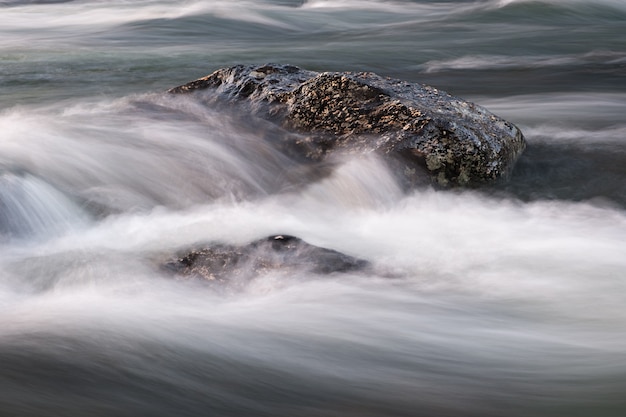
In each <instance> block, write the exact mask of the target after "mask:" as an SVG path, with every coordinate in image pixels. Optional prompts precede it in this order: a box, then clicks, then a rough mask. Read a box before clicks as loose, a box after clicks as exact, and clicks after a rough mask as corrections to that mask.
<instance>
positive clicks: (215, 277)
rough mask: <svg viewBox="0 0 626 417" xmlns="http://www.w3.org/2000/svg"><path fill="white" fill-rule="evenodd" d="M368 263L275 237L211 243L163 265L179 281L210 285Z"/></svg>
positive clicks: (342, 269)
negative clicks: (178, 278)
mask: <svg viewBox="0 0 626 417" xmlns="http://www.w3.org/2000/svg"><path fill="white" fill-rule="evenodd" d="M367 266H368V262H367V261H364V260H361V259H357V258H353V257H351V256H348V255H345V254H343V253H340V252H337V251H335V250H332V249H327V248H321V247H318V246H314V245H311V244H309V243H307V242H305V241H303V240H302V239H299V238H297V237H294V236H289V235H275V236H270V237H267V238H264V239H260V240H257V241H254V242H251V243H249V244H247V245H241V246H237V245H228V244H223V243H215V244H212V245H208V246H207V247H204V248H202V249H198V250H192V251H189V252H187V253H185V254H184V255H183V256H181V257H180V258H177V259H175V260H172V261H170V262H168V263H166V264H165V265H164V267H165V269H166V270H169V271H171V272H173V273H175V274H176V275H177V276H178V277H180V278H183V279H191V278H193V279H201V280H205V281H209V282H212V283H223V284H232V283H233V282H246V281H247V280H249V279H252V278H254V277H256V276H258V275H262V274H264V273H268V272H271V271H278V270H280V271H283V272H284V271H294V272H295V271H297V272H302V271H306V272H312V273H315V274H330V273H334V272H352V271H358V270H362V269H364V268H366V267H367Z"/></svg>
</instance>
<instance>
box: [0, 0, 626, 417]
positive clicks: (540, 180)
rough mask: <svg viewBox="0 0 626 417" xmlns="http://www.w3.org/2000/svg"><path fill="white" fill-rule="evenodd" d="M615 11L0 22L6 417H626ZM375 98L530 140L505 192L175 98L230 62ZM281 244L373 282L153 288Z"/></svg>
mask: <svg viewBox="0 0 626 417" xmlns="http://www.w3.org/2000/svg"><path fill="white" fill-rule="evenodd" d="M625 19H626V9H625V8H624V5H623V4H622V2H620V1H612V0H606V1H587V0H580V1H557V0H550V1H501V0H498V1H495V0H494V1H491V0H485V1H461V0H450V1H393V2H392V1H382V0H349V1H332V2H331V1H324V0H308V1H296V0H293V1H288V0H280V1H279V0H274V1H269V0H268V1H257V2H248V1H229V2H226V1H200V0H198V1H187V2H171V1H148V0H146V1H134V2H125V1H111V2H99V1H79V0H76V1H65V2H60V1H18V0H15V1H0V91H2V94H1V95H0V369H2V371H1V372H0V414H1V415H3V416H4V415H6V416H59V415H63V416H92V415H93V416H100V415H101V416H112V415H115V416H137V415H151V416H172V415H178V416H199V415H216V416H251V415H255V416H294V415H296V416H300V415H303V416H304V415H306V416H359V417H362V416H411V417H413V416H464V417H465V416H505V415H506V416H565V415H567V416H590V415H591V416H596V417H605V416H606V417H608V416H615V417H618V416H623V415H624V414H625V413H626V401H625V400H624V395H623V393H624V392H625V391H626V353H625V352H626V333H624V329H625V328H626V310H625V309H624V307H623V306H624V303H625V301H626V295H625V294H626V291H625V290H626V276H625V274H624V271H626V257H625V256H624V249H625V244H624V243H625V240H624V236H626V211H625V209H626V185H625V184H626V141H625V140H626V136H625V135H626V121H625V119H624V114H626V78H625V75H626V71H625V69H626V68H625V66H626V58H625V57H626V49H625V48H624V45H623V41H622V39H623V38H624V36H625V35H626V33H625V32H624V25H623V22H624V20H625ZM266 62H278V63H289V64H293V65H299V66H302V67H303V68H307V69H312V70H318V71H344V70H354V71H376V72H377V73H379V74H381V75H388V76H393V77H398V78H402V79H406V80H410V81H416V82H423V83H427V84H430V85H433V86H435V87H437V88H440V89H443V90H446V91H448V92H450V93H451V94H454V95H457V96H460V97H463V98H465V99H468V100H471V101H473V102H476V103H477V104H480V105H482V106H485V107H486V108H488V109H489V110H490V111H492V112H494V113H495V114H497V115H499V116H501V117H503V118H505V119H507V120H509V121H511V122H513V123H515V124H516V125H518V126H519V127H520V128H521V129H522V131H523V132H524V134H525V136H526V138H527V140H528V149H527V150H526V152H525V153H524V154H523V155H522V157H521V158H520V160H519V162H518V164H517V166H516V168H515V170H514V171H513V172H512V174H511V177H510V178H509V179H508V180H507V181H506V182H503V183H500V184H495V185H492V186H485V187H481V188H479V189H473V190H436V189H433V188H431V187H429V186H421V187H418V188H416V189H412V190H406V188H405V187H404V186H403V185H402V184H401V183H399V182H398V180H397V177H396V175H395V173H394V169H393V166H389V165H387V164H386V163H385V162H384V161H382V160H379V159H378V158H376V157H375V156H372V155H364V156H355V155H340V156H338V157H337V158H335V159H333V160H332V161H329V162H328V163H325V164H313V163H304V162H303V161H301V160H298V159H297V158H295V157H294V156H293V155H289V154H285V153H283V152H281V151H279V150H278V148H277V147H276V146H275V144H276V143H277V142H279V141H280V140H281V139H282V138H283V137H284V136H285V135H289V133H287V132H284V131H282V130H281V129H279V128H277V127H276V126H273V125H272V124H271V123H268V122H264V121H261V120H253V119H251V118H250V117H249V116H248V115H246V114H241V113H240V112H237V111H236V110H232V109H224V108H220V106H207V105H206V102H203V101H202V100H199V99H198V98H196V97H194V96H191V95H190V96H183V97H173V96H170V95H168V94H165V93H164V91H165V90H166V89H167V88H170V87H173V86H176V85H179V84H181V83H184V82H187V81H190V80H192V79H194V78H197V77H200V76H203V75H206V74H208V73H210V72H211V71H213V70H215V69H217V68H220V67H224V66H230V65H234V64H238V63H266ZM273 234H289V235H294V236H298V237H300V238H302V239H303V240H305V241H307V242H309V243H311V244H314V245H318V246H321V247H325V248H329V249H334V250H337V251H340V252H342V253H344V254H347V255H350V256H354V257H357V258H361V259H364V260H367V261H368V262H370V264H371V267H370V268H368V269H367V270H365V271H363V272H352V273H347V274H339V273H335V274H330V275H317V274H314V273H311V272H307V271H305V270H296V271H295V272H294V271H293V270H291V271H288V272H286V271H273V272H268V273H265V274H261V275H260V276H258V277H255V278H253V279H251V280H249V281H245V282H239V281H237V282H235V281H233V283H232V284H231V285H228V284H226V285H225V286H224V287H223V288H219V289H216V288H214V287H211V286H207V285H205V284H204V283H202V282H198V281H193V280H190V281H186V280H177V279H174V278H173V277H172V276H171V274H170V273H168V272H167V271H166V270H164V269H162V268H161V265H162V264H163V263H164V262H167V261H168V260H171V259H173V258H175V257H177V256H180V254H181V253H184V252H185V251H186V250H189V249H190V248H194V247H200V246H202V245H205V244H207V243H209V242H223V243H228V244H246V243H248V242H251V241H254V240H256V239H259V238H263V237H266V236H269V235H273Z"/></svg>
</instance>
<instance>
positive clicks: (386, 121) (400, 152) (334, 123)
mask: <svg viewBox="0 0 626 417" xmlns="http://www.w3.org/2000/svg"><path fill="white" fill-rule="evenodd" d="M199 90H204V91H207V92H209V97H212V98H214V99H217V100H226V101H228V102H232V103H237V105H238V106H244V107H245V108H246V109H247V110H248V111H251V112H252V113H254V114H255V115H256V116H261V117H264V118H269V119H271V120H273V121H275V122H276V123H278V124H279V125H281V126H282V127H284V128H286V129H289V130H292V131H294V132H298V133H305V134H306V135H305V136H295V139H293V140H294V141H296V142H298V143H291V144H286V146H291V149H294V146H295V148H297V149H300V152H302V153H303V156H304V157H307V158H309V159H312V160H321V159H324V158H325V157H326V156H327V155H328V154H329V153H331V152H334V151H347V152H354V151H356V152H370V151H376V152H379V153H381V154H382V155H386V156H389V157H392V158H393V159H395V160H401V161H403V169H404V170H405V171H407V174H410V173H411V171H415V170H416V168H423V169H425V170H426V171H427V172H428V173H430V175H431V176H432V178H433V179H434V180H435V181H436V182H437V183H439V184H441V185H472V184H480V183H485V182H490V181H493V180H496V179H498V178H501V177H503V176H506V175H507V174H508V173H509V172H510V171H511V169H512V167H513V165H514V163H515V161H516V160H517V158H518V156H519V155H520V154H521V152H522V151H523V150H524V147H525V140H524V137H523V135H522V133H521V131H520V130H519V129H518V128H517V127H516V126H514V125H513V124H511V123H509V122H507V121H505V120H503V119H501V118H499V117H497V116H495V115H493V114H492V113H490V112H489V111H487V110H485V109H484V108H482V107H480V106H478V105H476V104H473V103H469V102H466V101H464V100H461V99H459V98H456V97H453V96H451V95H449V94H447V93H445V92H443V91H440V90H437V89H436V88H433V87H428V86H424V85H420V84H416V83H409V82H405V81H400V80H395V79H390V78H384V77H381V76H378V75H376V74H373V73H363V72H359V73H352V72H341V73H340V72H326V73H317V72H313V71H306V70H303V69H300V68H298V67H294V66H291V65H274V64H269V65H264V66H242V65H238V66H235V67H231V68H225V69H220V70H217V71H215V72H214V73H213V74H211V75H208V76H206V77H204V78H200V79H198V80H195V81H192V82H190V83H188V84H185V85H182V86H179V87H175V88H172V89H171V90H169V92H170V93H191V92H196V91H199Z"/></svg>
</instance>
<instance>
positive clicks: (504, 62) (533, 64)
mask: <svg viewBox="0 0 626 417" xmlns="http://www.w3.org/2000/svg"><path fill="white" fill-rule="evenodd" d="M624 64H626V53H623V52H616V51H603V50H598V51H591V52H587V53H583V54H574V55H560V56H559V55H557V56H554V55H550V56H541V55H535V56H510V55H508V56H507V55H467V56H463V57H460V58H454V59H450V60H435V61H428V62H426V63H424V64H423V65H422V66H421V68H422V71H424V72H426V73H433V72H439V71H446V70H491V69H524V68H549V67H569V68H571V67H579V66H587V65H599V66H602V65H606V66H621V65H624Z"/></svg>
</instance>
